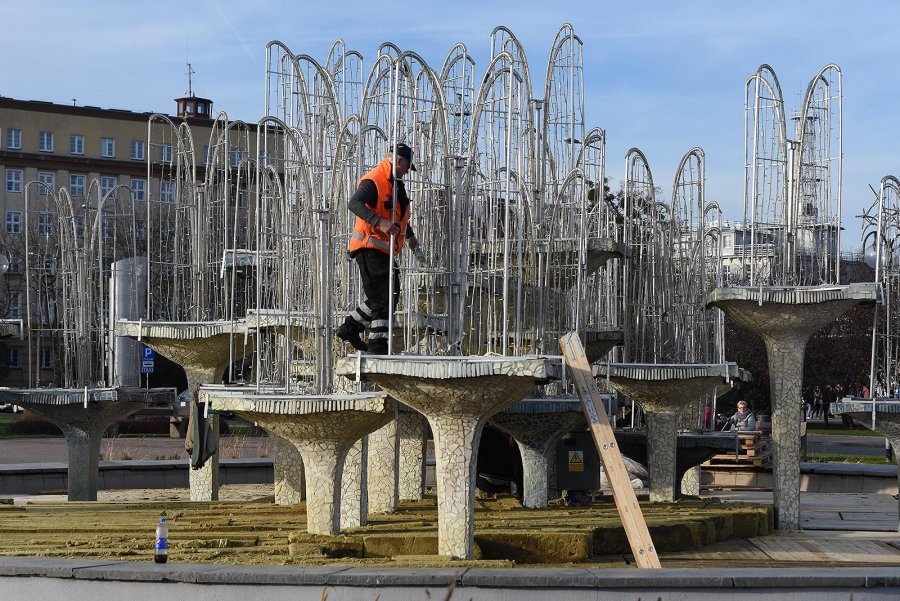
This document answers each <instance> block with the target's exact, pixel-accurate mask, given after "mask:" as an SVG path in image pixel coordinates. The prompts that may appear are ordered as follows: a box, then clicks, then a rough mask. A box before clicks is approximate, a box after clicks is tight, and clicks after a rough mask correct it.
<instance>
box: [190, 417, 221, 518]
mask: <svg viewBox="0 0 900 601" xmlns="http://www.w3.org/2000/svg"><path fill="white" fill-rule="evenodd" d="M208 419H209V429H210V434H209V435H210V436H211V437H212V438H213V440H214V441H215V445H216V447H217V450H216V452H215V453H213V454H212V456H211V457H210V458H209V459H207V460H206V463H205V464H203V467H201V468H200V469H199V470H195V469H191V468H190V467H189V468H188V471H189V475H188V482H189V484H190V487H191V501H218V500H219V451H218V446H219V416H218V415H214V414H212V413H210V414H209V418H208Z"/></svg>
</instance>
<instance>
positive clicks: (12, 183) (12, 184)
mask: <svg viewBox="0 0 900 601" xmlns="http://www.w3.org/2000/svg"><path fill="white" fill-rule="evenodd" d="M6 191H7V192H21V191H22V170H21V169H7V170H6Z"/></svg>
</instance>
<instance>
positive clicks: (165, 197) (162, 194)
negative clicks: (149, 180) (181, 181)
mask: <svg viewBox="0 0 900 601" xmlns="http://www.w3.org/2000/svg"><path fill="white" fill-rule="evenodd" d="M159 200H160V201H162V202H172V182H159Z"/></svg>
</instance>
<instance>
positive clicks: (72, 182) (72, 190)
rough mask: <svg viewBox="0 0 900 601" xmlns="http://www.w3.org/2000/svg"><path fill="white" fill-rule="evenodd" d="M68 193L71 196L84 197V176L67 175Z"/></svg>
mask: <svg viewBox="0 0 900 601" xmlns="http://www.w3.org/2000/svg"><path fill="white" fill-rule="evenodd" d="M69 194H70V195H71V196H73V197H77V198H84V176H83V175H74V174H73V175H70V176H69Z"/></svg>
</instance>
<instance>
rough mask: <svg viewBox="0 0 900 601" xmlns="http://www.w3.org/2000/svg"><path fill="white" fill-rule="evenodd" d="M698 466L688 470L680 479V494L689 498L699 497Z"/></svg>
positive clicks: (699, 473)
mask: <svg viewBox="0 0 900 601" xmlns="http://www.w3.org/2000/svg"><path fill="white" fill-rule="evenodd" d="M700 475H701V472H700V466H699V465H695V466H694V467H691V468H688V470H687V471H686V472H684V476H682V477H681V494H683V495H688V496H691V497H699V496H700Z"/></svg>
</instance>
